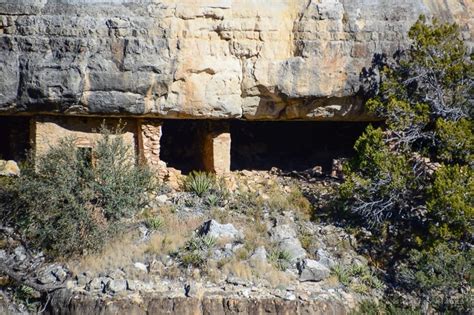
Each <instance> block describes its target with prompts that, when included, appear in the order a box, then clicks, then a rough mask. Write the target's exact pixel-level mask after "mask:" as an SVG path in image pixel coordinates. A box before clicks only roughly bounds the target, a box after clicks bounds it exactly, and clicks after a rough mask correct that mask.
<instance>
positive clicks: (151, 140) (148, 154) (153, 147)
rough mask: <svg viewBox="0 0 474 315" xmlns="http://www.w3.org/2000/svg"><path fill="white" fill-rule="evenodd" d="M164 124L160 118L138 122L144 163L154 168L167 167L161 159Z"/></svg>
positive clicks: (141, 154) (141, 155)
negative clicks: (162, 127) (162, 128)
mask: <svg viewBox="0 0 474 315" xmlns="http://www.w3.org/2000/svg"><path fill="white" fill-rule="evenodd" d="M162 125H163V122H162V121H160V120H141V121H140V123H139V124H138V126H139V135H140V136H139V147H140V157H141V159H142V161H143V162H144V163H146V164H147V165H149V166H150V167H154V168H158V167H166V164H165V163H164V162H163V161H161V160H160V139H161V126H162Z"/></svg>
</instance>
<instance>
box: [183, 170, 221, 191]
mask: <svg viewBox="0 0 474 315" xmlns="http://www.w3.org/2000/svg"><path fill="white" fill-rule="evenodd" d="M215 182H216V180H215V177H214V176H213V175H212V174H209V173H206V172H198V171H193V172H191V174H189V175H188V176H187V177H186V179H185V181H184V188H185V189H186V190H187V191H190V192H194V193H195V194H196V195H198V196H199V197H202V196H203V195H204V194H205V193H207V192H208V191H209V190H210V189H212V188H213V187H214V185H215Z"/></svg>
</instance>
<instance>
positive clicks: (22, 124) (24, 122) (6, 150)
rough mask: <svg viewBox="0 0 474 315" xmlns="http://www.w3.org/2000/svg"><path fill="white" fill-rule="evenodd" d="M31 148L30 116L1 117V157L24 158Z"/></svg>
mask: <svg viewBox="0 0 474 315" xmlns="http://www.w3.org/2000/svg"><path fill="white" fill-rule="evenodd" d="M29 149H30V120H29V118H27V117H0V159H3V160H16V161H21V160H24V159H25V158H26V155H27V151H28V150H29Z"/></svg>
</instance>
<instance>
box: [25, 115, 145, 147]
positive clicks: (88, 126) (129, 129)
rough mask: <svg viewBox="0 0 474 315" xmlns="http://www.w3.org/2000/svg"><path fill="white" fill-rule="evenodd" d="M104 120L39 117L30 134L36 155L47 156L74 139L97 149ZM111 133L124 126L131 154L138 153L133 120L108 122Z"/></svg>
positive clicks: (34, 121)
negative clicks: (56, 147) (64, 142)
mask: <svg viewBox="0 0 474 315" xmlns="http://www.w3.org/2000/svg"><path fill="white" fill-rule="evenodd" d="M103 122H104V120H103V119H99V118H88V117H49V116H40V117H36V118H34V119H32V120H31V133H30V136H31V138H32V142H33V147H34V150H35V155H37V156H38V155H42V154H45V153H46V152H47V151H48V150H49V149H50V148H51V147H52V146H55V145H57V144H58V143H59V141H61V139H64V138H68V137H69V138H71V139H73V141H74V142H75V145H77V146H78V147H86V148H94V147H95V144H96V142H97V140H98V139H99V138H100V136H101V135H100V132H99V130H100V128H101V125H102V123H103ZM105 122H106V123H107V127H108V128H109V129H111V130H113V128H116V127H117V126H118V125H119V123H121V124H122V126H123V132H122V133H121V134H120V136H121V137H122V138H123V140H124V142H125V144H126V145H128V146H129V147H130V153H131V154H133V155H136V154H137V145H136V144H137V132H136V130H137V127H136V121H134V120H121V121H120V122H119V120H118V119H108V120H106V121H105Z"/></svg>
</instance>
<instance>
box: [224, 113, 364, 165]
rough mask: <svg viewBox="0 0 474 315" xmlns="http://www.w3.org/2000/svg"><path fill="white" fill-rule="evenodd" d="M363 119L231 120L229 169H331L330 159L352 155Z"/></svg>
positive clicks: (362, 127) (361, 129)
mask: <svg viewBox="0 0 474 315" xmlns="http://www.w3.org/2000/svg"><path fill="white" fill-rule="evenodd" d="M367 125H368V124H367V123H363V122H310V121H286V122H282V121H265V122H263V121H260V122H249V121H232V122H231V128H230V131H231V135H232V152H231V158H232V160H231V167H232V170H242V169H249V170H269V169H271V168H272V167H277V168H279V169H282V170H284V171H293V170H295V171H302V170H306V169H309V168H312V167H314V166H316V165H319V166H322V167H323V171H325V172H330V170H331V166H332V160H333V159H335V158H341V157H350V156H352V155H353V153H354V150H353V146H354V143H355V141H356V140H357V138H358V137H359V136H360V135H361V134H362V132H363V131H364V130H365V128H366V126H367Z"/></svg>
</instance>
